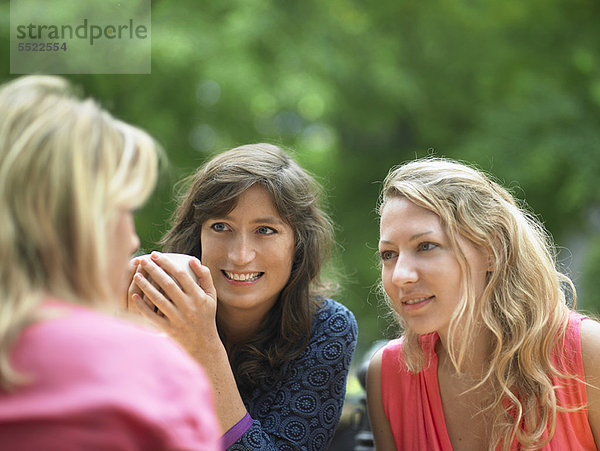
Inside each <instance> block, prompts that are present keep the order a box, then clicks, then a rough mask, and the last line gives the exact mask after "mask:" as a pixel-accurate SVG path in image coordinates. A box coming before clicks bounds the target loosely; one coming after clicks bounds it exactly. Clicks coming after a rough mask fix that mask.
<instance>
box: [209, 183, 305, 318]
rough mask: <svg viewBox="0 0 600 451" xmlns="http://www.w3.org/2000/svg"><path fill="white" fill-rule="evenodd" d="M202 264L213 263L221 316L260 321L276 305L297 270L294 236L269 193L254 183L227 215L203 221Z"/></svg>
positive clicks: (211, 270) (213, 276) (212, 272)
mask: <svg viewBox="0 0 600 451" xmlns="http://www.w3.org/2000/svg"><path fill="white" fill-rule="evenodd" d="M200 239H201V242H202V258H201V260H202V264H203V265H206V266H208V267H209V269H210V272H211V275H212V278H213V281H214V283H215V288H216V290H217V296H218V300H219V310H220V314H221V315H223V316H222V317H227V316H228V315H230V314H235V313H238V314H239V313H242V314H243V315H246V318H247V319H248V321H253V320H259V319H260V318H262V317H263V316H264V315H265V314H266V313H267V312H268V310H270V309H271V307H272V306H273V305H274V304H275V302H276V301H277V299H278V298H279V294H280V293H281V290H283V288H284V287H285V285H286V284H287V282H288V280H289V278H290V274H291V271H292V261H293V259H294V248H295V237H294V231H293V230H292V228H291V227H290V226H289V225H288V224H286V223H285V222H284V221H283V219H282V218H281V217H280V216H279V213H278V212H277V209H276V208H275V205H274V204H273V201H272V199H271V196H270V194H269V193H268V191H266V190H265V189H264V188H263V187H261V186H259V185H254V186H252V187H250V188H248V189H247V190H246V191H244V192H243V193H242V194H241V195H240V196H239V198H238V200H237V204H236V206H235V208H234V209H233V210H232V211H231V212H230V213H228V214H227V215H226V216H223V217H216V218H210V219H208V220H207V221H205V222H204V224H202V229H201V237H200Z"/></svg>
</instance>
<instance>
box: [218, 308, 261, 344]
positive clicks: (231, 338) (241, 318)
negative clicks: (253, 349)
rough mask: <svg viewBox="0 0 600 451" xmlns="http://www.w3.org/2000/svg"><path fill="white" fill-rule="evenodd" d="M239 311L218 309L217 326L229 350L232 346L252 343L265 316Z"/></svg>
mask: <svg viewBox="0 0 600 451" xmlns="http://www.w3.org/2000/svg"><path fill="white" fill-rule="evenodd" d="M253 313H254V312H249V311H245V310H239V309H228V308H227V307H225V306H221V305H219V306H218V307H217V324H218V325H219V329H220V330H221V332H222V334H223V338H224V341H225V342H224V343H223V344H224V345H225V347H226V348H227V349H228V350H229V348H230V347H231V346H234V345H236V344H239V343H244V342H247V341H250V340H252V339H253V338H254V336H255V335H256V333H257V331H258V330H259V328H260V326H261V324H262V322H263V319H264V317H265V315H264V314H260V315H257V314H253Z"/></svg>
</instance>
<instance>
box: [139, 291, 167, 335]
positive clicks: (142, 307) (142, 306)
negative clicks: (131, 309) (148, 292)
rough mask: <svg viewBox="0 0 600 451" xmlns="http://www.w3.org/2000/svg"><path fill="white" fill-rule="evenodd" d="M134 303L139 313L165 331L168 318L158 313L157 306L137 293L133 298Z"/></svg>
mask: <svg viewBox="0 0 600 451" xmlns="http://www.w3.org/2000/svg"><path fill="white" fill-rule="evenodd" d="M132 302H133V303H134V304H135V307H136V309H137V310H138V313H139V314H140V315H142V316H143V317H145V318H147V319H148V320H150V322H151V323H152V324H154V325H155V326H156V327H158V328H159V329H161V330H164V328H165V327H166V326H167V325H168V318H167V317H166V316H165V315H163V314H161V313H160V311H156V310H155V308H156V306H155V305H154V304H153V303H152V302H150V301H149V300H148V298H147V297H146V296H143V297H142V296H140V295H139V294H137V293H136V294H134V295H133V296H132Z"/></svg>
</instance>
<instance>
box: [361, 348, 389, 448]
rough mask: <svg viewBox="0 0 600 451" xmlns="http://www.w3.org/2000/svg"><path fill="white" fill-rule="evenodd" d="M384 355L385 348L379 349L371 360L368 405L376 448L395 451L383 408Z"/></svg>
mask: <svg viewBox="0 0 600 451" xmlns="http://www.w3.org/2000/svg"><path fill="white" fill-rule="evenodd" d="M382 356H383V348H381V349H380V350H379V351H377V352H376V353H375V355H373V357H372V358H371V361H370V362H369V371H368V372H367V405H368V407H369V419H370V420H371V429H372V431H373V439H374V441H375V449H377V450H380V451H388V450H390V451H394V450H395V449H396V445H395V444H394V436H393V435H392V429H391V428H390V423H389V421H388V419H387V417H386V416H385V412H384V410H383V400H382V395H381V358H382Z"/></svg>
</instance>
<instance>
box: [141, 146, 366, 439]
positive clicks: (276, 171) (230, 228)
mask: <svg viewBox="0 0 600 451" xmlns="http://www.w3.org/2000/svg"><path fill="white" fill-rule="evenodd" d="M189 182H190V186H189V189H188V191H187V192H186V193H185V195H184V196H183V197H182V199H181V202H180V204H179V207H178V208H177V210H176V212H175V214H174V217H173V226H172V228H171V230H170V231H169V232H168V233H167V234H166V236H165V237H164V239H163V245H164V250H165V251H166V252H177V253H184V254H189V255H193V256H194V257H196V259H195V260H194V261H192V262H191V263H190V267H191V268H192V270H193V271H194V273H195V274H196V276H197V278H198V280H199V284H196V283H195V282H194V281H193V280H192V278H191V277H190V276H189V275H188V274H187V273H185V271H183V270H178V269H177V268H176V266H175V265H173V263H172V262H170V261H169V259H168V258H167V257H166V256H164V255H162V254H159V253H153V254H152V258H151V259H140V267H139V269H138V272H137V274H136V276H135V278H134V282H135V283H134V284H132V286H131V288H130V297H129V300H130V302H131V303H135V306H136V307H137V308H138V309H139V310H140V311H141V313H142V314H144V316H146V317H147V318H149V319H150V320H151V321H152V322H153V323H154V324H155V325H156V326H157V327H159V328H160V329H162V330H164V331H166V332H168V333H169V334H170V335H171V336H173V337H174V338H176V339H177V340H178V341H179V342H180V343H181V344H182V345H183V347H184V348H186V349H187V350H188V351H189V353H190V354H191V355H192V356H194V357H195V358H196V359H197V360H198V361H199V362H200V363H201V364H202V365H203V366H204V368H205V369H206V370H207V372H208V375H209V378H210V379H211V382H212V384H213V387H214V390H215V396H216V405H217V415H218V418H219V420H220V422H221V426H222V428H223V430H225V431H228V432H227V433H226V434H225V437H224V441H225V445H226V446H227V447H231V448H230V449H236V450H255V449H256V450H267V449H277V450H283V449H293V450H298V449H326V448H327V447H328V445H329V443H330V442H331V440H332V438H333V434H334V431H335V427H336V424H337V422H338V420H339V417H340V414H341V409H342V405H343V402H344V393H345V384H346V377H347V375H348V370H349V368H350V360H351V357H352V353H353V351H354V347H355V344H356V339H357V325H356V321H355V319H354V316H353V315H352V313H351V312H350V311H349V310H348V309H346V308H345V307H344V306H342V305H341V304H339V303H337V302H335V301H333V300H331V299H329V298H327V294H328V292H329V289H328V288H329V287H328V286H327V284H326V283H324V281H323V280H322V278H321V275H322V270H323V265H324V263H325V261H326V259H327V257H328V256H329V254H330V252H331V247H332V244H333V228H332V224H331V221H330V219H329V217H328V216H327V215H326V213H325V212H324V211H323V210H322V209H321V207H320V206H319V194H320V188H319V186H318V185H317V183H316V182H315V180H314V179H313V178H312V177H311V176H310V175H309V174H308V173H307V172H306V171H305V170H303V169H302V168H301V167H300V166H299V165H298V164H297V163H296V162H295V161H294V160H293V159H292V158H290V156H289V155H287V154H286V153H285V152H283V151H282V150H281V149H280V148H278V147H276V146H273V145H269V144H256V145H247V146H242V147H238V148H236V149H232V150H229V151H227V152H224V153H222V154H220V155H217V156H216V157H214V158H213V159H212V160H210V161H209V162H208V163H206V164H205V165H204V166H202V167H201V168H200V169H199V170H198V171H197V172H196V174H194V175H193V176H192V177H191V178H190V180H189ZM200 261H201V262H202V263H200ZM144 274H147V275H149V276H151V278H152V280H153V281H154V283H156V285H157V286H158V287H160V290H159V289H157V288H155V287H154V286H153V285H152V284H151V283H150V282H149V281H148V280H147V278H146V277H144ZM168 274H170V275H171V276H173V278H174V279H176V280H177V283H176V282H175V281H174V280H173V279H172V278H171V277H169V275H168Z"/></svg>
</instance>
